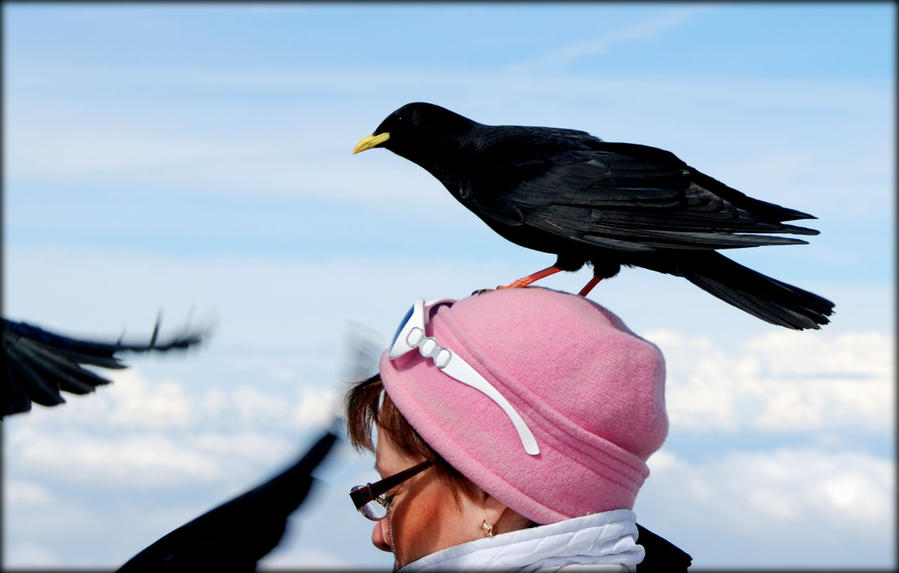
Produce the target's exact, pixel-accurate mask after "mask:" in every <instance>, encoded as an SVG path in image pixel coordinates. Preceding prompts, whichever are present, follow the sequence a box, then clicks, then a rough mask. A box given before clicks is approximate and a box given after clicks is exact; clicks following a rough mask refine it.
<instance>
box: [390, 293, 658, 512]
mask: <svg viewBox="0 0 899 573" xmlns="http://www.w3.org/2000/svg"><path fill="white" fill-rule="evenodd" d="M428 314H430V316H429V318H428V319H427V326H426V329H425V330H426V332H425V333H426V334H427V335H428V336H431V337H434V338H435V339H436V342H437V344H439V347H442V348H446V349H448V350H450V351H451V352H453V353H455V354H458V356H459V357H461V358H463V359H464V360H465V361H466V362H468V363H469V364H470V365H471V366H472V367H473V368H474V369H475V370H476V371H477V372H478V373H480V374H481V376H483V377H484V378H485V379H486V380H487V381H488V382H489V383H490V384H491V385H492V386H493V387H494V388H495V389H496V390H497V391H499V393H500V394H501V395H502V397H503V398H505V399H506V400H508V402H509V404H511V406H512V407H513V408H514V410H515V411H516V412H517V413H518V414H520V416H521V419H523V420H524V422H525V424H526V425H527V427H528V428H529V429H530V431H531V432H532V433H533V437H534V438H535V439H536V442H537V446H538V447H539V450H540V452H539V454H537V455H531V454H528V453H527V452H526V451H525V448H524V446H523V445H522V440H523V438H522V437H521V436H520V434H519V432H517V431H516V429H515V427H514V426H513V423H512V421H511V418H510V416H508V415H507V414H506V413H504V411H503V410H502V409H501V408H500V406H499V405H498V403H497V402H496V401H494V400H492V399H491V398H489V397H488V396H487V395H485V394H484V393H482V392H481V391H479V390H477V389H474V388H472V387H470V386H467V385H465V384H463V383H460V382H457V381H456V380H454V379H453V378H451V377H450V376H448V375H447V374H446V373H445V372H442V371H441V370H440V369H438V368H437V366H435V362H434V361H433V360H431V359H428V358H424V357H423V356H422V355H421V354H420V353H419V352H408V353H407V354H404V355H403V356H400V357H399V358H396V359H390V358H388V356H387V353H386V352H385V353H384V355H383V356H382V357H381V379H382V381H383V383H384V388H385V389H386V391H387V393H388V394H389V395H390V398H391V400H393V402H394V403H395V404H396V406H397V408H398V409H399V411H400V412H401V413H402V414H403V416H404V417H405V418H406V420H407V421H408V422H409V423H410V424H411V425H412V427H413V428H415V430H416V431H417V432H418V433H419V434H420V435H421V437H422V438H424V440H425V441H426V442H427V443H428V444H429V445H430V446H431V447H432V448H434V449H435V450H436V451H437V452H438V453H439V454H440V455H441V456H443V458H444V459H446V460H447V461H448V462H449V463H450V464H451V465H452V466H453V467H455V468H456V469H457V470H459V471H460V472H461V473H462V474H463V475H465V476H466V477H468V478H469V479H470V480H472V481H473V482H474V483H476V484H477V485H478V486H480V487H481V488H482V489H483V490H484V491H486V492H487V493H489V494H491V495H492V496H494V497H495V498H496V499H498V500H499V501H501V502H502V503H504V504H505V505H506V506H508V507H510V508H512V509H513V510H515V511H517V512H518V513H520V514H521V515H523V516H524V517H526V518H528V519H530V520H532V521H534V522H536V523H541V524H545V523H553V522H556V521H561V520H564V519H568V518H572V517H579V516H582V515H586V514H589V513H598V512H601V511H607V510H611V509H621V508H628V509H630V508H632V507H633V504H634V499H635V498H636V496H637V492H638V491H639V489H640V486H641V485H642V484H643V481H644V480H645V479H646V476H648V475H649V468H648V467H647V466H646V459H647V458H648V457H649V455H650V454H652V453H653V452H654V451H656V450H657V449H658V448H659V447H660V446H661V445H662V442H664V441H665V436H666V434H667V432H668V418H667V416H666V414H665V388H664V385H665V365H664V361H663V358H662V354H661V352H660V351H659V349H658V348H656V346H655V345H653V344H652V343H650V342H647V341H646V340H643V339H642V338H640V337H638V336H637V335H635V334H634V333H633V332H631V331H630V330H629V329H628V328H627V327H626V326H625V325H624V323H623V322H622V321H621V320H620V319H619V318H618V317H617V316H615V315H614V314H612V313H611V312H609V311H608V310H606V309H605V308H603V307H601V306H599V305H598V304H595V303H593V302H591V301H590V300H588V299H585V298H583V297H580V296H574V295H571V294H566V293H561V292H558V291H553V290H549V289H544V288H536V287H531V288H514V289H505V290H497V291H490V292H486V293H483V294H480V295H474V296H471V297H469V298H466V299H462V300H460V301H456V302H451V303H449V304H437V305H434V307H433V308H431V309H425V316H428Z"/></svg>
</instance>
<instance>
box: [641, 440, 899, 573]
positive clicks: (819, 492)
mask: <svg viewBox="0 0 899 573" xmlns="http://www.w3.org/2000/svg"><path fill="white" fill-rule="evenodd" d="M649 465H650V468H651V471H652V474H651V477H650V479H649V480H648V481H647V482H646V484H645V485H644V487H643V490H642V491H641V493H640V496H639V497H638V502H637V513H638V520H642V522H643V523H644V524H646V525H648V526H649V527H650V528H651V529H654V530H655V531H656V532H658V533H660V534H662V535H663V536H665V535H666V533H667V534H668V537H669V539H674V540H677V539H678V538H681V539H685V538H689V537H690V532H691V531H698V530H699V529H705V528H707V529H708V530H707V532H706V533H704V534H703V535H705V536H709V535H711V536H713V537H715V536H717V537H718V538H719V539H720V541H719V542H718V543H715V544H713V545H718V544H720V545H722V546H723V545H727V546H728V547H729V552H730V560H729V561H724V562H730V563H734V562H739V563H741V564H742V565H744V566H747V567H757V566H763V565H772V564H780V565H783V564H786V563H793V564H796V565H800V566H806V567H808V566H812V567H814V566H820V565H825V564H831V565H832V564H833V563H839V562H844V561H843V560H844V559H845V557H844V556H842V554H841V551H842V548H845V547H853V546H856V547H861V546H863V545H864V546H866V547H867V546H869V545H874V546H877V545H878V544H879V546H880V549H879V552H878V551H875V552H874V553H868V554H866V555H864V556H863V557H860V559H861V561H859V562H856V563H855V565H856V566H861V565H876V566H884V565H886V564H888V563H889V560H890V559H891V558H892V554H891V553H890V552H889V551H887V548H888V547H889V544H890V543H891V541H890V540H891V539H892V534H891V529H892V524H893V520H894V516H895V504H894V503H893V500H894V498H895V488H896V484H895V481H894V471H893V462H892V460H888V459H883V458H879V457H876V456H872V455H868V454H864V453H858V452H854V451H846V450H844V451H827V450H818V449H812V448H783V449H777V450H774V451H759V452H740V451H734V452H730V453H727V454H725V455H723V456H720V457H717V458H714V459H710V460H704V461H689V460H687V459H685V458H683V457H680V456H678V455H677V454H673V453H670V452H665V451H662V452H659V453H658V454H656V455H654V456H653V457H652V458H650V462H649ZM712 524H718V526H717V527H713V526H712ZM711 531H714V533H711ZM798 544H801V545H802V546H803V547H805V549H806V551H804V552H803V554H804V556H803V557H801V558H799V559H800V561H797V557H795V556H790V551H793V547H794V545H798ZM685 549H686V550H687V551H688V552H689V551H690V547H685ZM810 555H815V557H810ZM720 559H721V556H720V555H703V554H695V553H694V565H696V566H697V567H702V566H704V567H714V566H717V565H719V564H720V563H721V562H722V561H719V560H720ZM847 564H848V563H847Z"/></svg>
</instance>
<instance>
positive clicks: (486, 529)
mask: <svg viewBox="0 0 899 573" xmlns="http://www.w3.org/2000/svg"><path fill="white" fill-rule="evenodd" d="M481 533H483V534H484V537H493V526H492V525H490V522H489V521H487V518H486V517H485V518H484V521H483V522H481Z"/></svg>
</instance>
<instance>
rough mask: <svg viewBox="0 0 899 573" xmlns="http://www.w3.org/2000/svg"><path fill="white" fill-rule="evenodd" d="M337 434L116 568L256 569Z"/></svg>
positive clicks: (130, 571)
mask: <svg viewBox="0 0 899 573" xmlns="http://www.w3.org/2000/svg"><path fill="white" fill-rule="evenodd" d="M336 439H337V435H336V434H334V433H333V432H330V431H328V432H325V433H324V434H323V435H322V436H321V437H320V438H319V440H318V441H317V442H316V443H315V444H314V445H313V446H312V447H311V448H310V449H309V450H308V451H307V452H306V453H305V454H304V455H303V456H302V457H301V458H300V459H299V460H298V461H297V462H296V463H295V464H293V465H292V466H290V467H289V468H287V469H286V470H284V471H283V472H281V473H280V474H278V475H277V476H275V477H274V478H272V479H270V480H268V481H267V482H265V483H263V484H261V485H259V486H257V487H255V488H253V489H251V490H249V491H247V492H246V493H243V494H241V495H239V496H238V497H235V498H233V499H231V500H229V501H227V502H225V503H223V504H221V505H219V506H218V507H216V508H214V509H212V510H210V511H208V512H206V513H204V514H203V515H201V516H199V517H197V518H196V519H194V520H192V521H190V522H188V523H186V524H184V525H182V526H181V527H179V528H177V529H175V530H174V531H172V532H171V533H169V534H167V535H165V536H164V537H162V538H160V539H159V540H158V541H156V542H155V543H153V544H152V545H150V546H149V547H147V548H146V549H144V550H143V551H141V552H140V553H138V554H137V555H135V556H134V557H132V558H131V559H130V560H129V561H128V562H127V563H125V564H124V565H123V566H122V567H121V568H120V569H119V573H138V572H142V571H147V572H151V571H152V572H157V571H164V572H168V571H179V572H180V571H184V572H187V571H246V572H251V571H255V570H256V564H257V562H258V561H259V560H260V559H262V558H263V557H264V556H265V555H266V554H267V553H269V552H270V551H271V550H272V549H274V548H275V546H277V545H278V542H279V541H280V540H281V537H282V536H283V535H284V531H285V528H286V526H287V518H288V516H289V515H290V514H291V513H293V512H294V511H295V510H296V509H297V508H298V507H299V506H300V504H301V503H302V502H303V500H305V499H306V496H307V494H308V493H309V490H310V488H311V487H312V483H313V481H314V479H315V478H313V476H312V472H313V470H314V469H315V468H316V467H317V466H318V465H319V464H320V463H321V462H322V460H324V459H325V456H327V454H328V452H329V451H330V450H331V447H332V446H333V445H334V442H335V440H336Z"/></svg>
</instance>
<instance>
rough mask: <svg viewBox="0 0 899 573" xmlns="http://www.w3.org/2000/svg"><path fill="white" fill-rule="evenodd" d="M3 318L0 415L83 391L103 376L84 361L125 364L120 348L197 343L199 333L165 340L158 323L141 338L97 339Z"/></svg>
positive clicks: (108, 365)
mask: <svg viewBox="0 0 899 573" xmlns="http://www.w3.org/2000/svg"><path fill="white" fill-rule="evenodd" d="M2 320H3V383H2V387H0V400H2V402H0V418H2V417H4V416H8V415H10V414H17V413H20V412H26V411H28V410H30V409H31V403H32V402H35V403H38V404H41V405H43V406H55V405H57V404H62V403H63V402H65V399H64V398H63V397H62V394H61V392H69V393H73V394H87V393H88V392H92V391H93V390H94V388H96V387H97V386H101V385H104V384H108V383H109V380H108V379H106V378H104V377H103V376H101V375H99V374H97V373H96V372H93V371H91V370H89V369H87V368H85V366H94V367H99V368H112V369H118V368H125V365H124V364H123V363H122V362H121V361H120V360H119V357H118V354H119V353H121V352H150V351H156V352H168V351H170V350H182V349H186V348H188V347H190V346H193V345H196V344H199V343H200V341H201V336H200V334H199V333H196V332H191V333H185V334H181V335H178V336H175V337H173V338H171V339H169V340H166V341H159V340H157V339H156V338H157V333H158V329H159V323H158V322H157V324H156V326H155V327H154V329H153V334H152V335H151V336H150V340H149V341H148V342H147V343H142V344H141V343H126V342H122V341H121V340H119V341H116V342H100V341H92V340H81V339H77V338H72V337H69V336H63V335H61V334H56V333H54V332H50V331H48V330H44V329H42V328H39V327H37V326H34V325H31V324H28V323H25V322H16V321H12V320H7V319H5V318H4V319H2Z"/></svg>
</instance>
